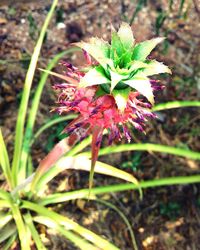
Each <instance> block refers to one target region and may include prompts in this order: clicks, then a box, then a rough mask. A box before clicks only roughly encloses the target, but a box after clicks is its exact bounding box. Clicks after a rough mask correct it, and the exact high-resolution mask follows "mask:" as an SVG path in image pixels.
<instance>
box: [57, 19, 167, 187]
mask: <svg viewBox="0 0 200 250" xmlns="http://www.w3.org/2000/svg"><path fill="white" fill-rule="evenodd" d="M161 41H163V38H154V39H152V40H147V41H144V42H141V43H135V40H134V37H133V34H132V30H131V27H130V26H129V25H128V24H126V23H122V25H121V26H120V28H119V30H118V32H116V31H115V30H114V29H113V31H112V39H111V44H109V43H108V42H106V41H104V40H102V39H99V38H91V39H90V40H89V42H88V43H86V42H79V43H76V44H75V45H76V46H78V47H80V48H82V49H83V51H84V55H85V57H86V61H87V63H88V65H87V68H85V69H82V70H78V69H77V68H76V67H74V66H72V65H71V64H69V63H64V65H65V66H66V75H65V76H62V77H61V76H60V77H61V78H62V79H64V80H66V82H65V83H63V84H56V85H55V86H54V88H55V89H59V90H60V94H59V97H58V104H59V107H58V108H56V109H57V111H58V112H59V114H62V113H66V112H69V111H74V112H76V113H78V118H76V119H75V120H74V121H72V122H71V123H70V124H69V125H68V126H67V127H66V128H65V131H66V132H67V133H70V141H71V143H75V142H76V141H78V140H81V139H83V138H84V137H86V136H87V135H88V134H92V137H93V138H92V169H93V171H91V175H90V185H91V183H92V182H91V181H92V177H93V172H94V166H95V162H96V160H97V156H98V151H99V148H100V145H101V140H102V135H103V131H104V130H105V129H107V130H108V131H109V143H112V141H113V140H115V139H118V140H119V139H121V138H122V136H125V138H127V140H128V141H130V140H131V133H130V131H129V129H128V126H127V124H128V123H130V124H132V125H133V126H134V127H135V128H136V129H138V130H140V131H144V125H145V122H146V121H147V119H148V118H149V117H150V118H153V117H155V115H154V114H153V113H152V112H151V111H150V108H151V106H152V105H153V104H154V95H153V91H157V90H160V89H162V86H161V85H160V84H159V82H158V81H156V80H150V79H149V78H148V77H149V76H151V75H155V74H159V73H171V71H170V69H169V68H168V67H167V66H165V65H164V64H163V63H160V62H158V61H156V60H149V59H148V58H147V56H148V55H149V54H150V53H151V51H152V50H153V49H154V47H155V46H156V45H157V44H158V43H160V42H161ZM91 57H93V59H94V60H95V61H94V62H92V59H91ZM54 74H55V73H54ZM57 75H58V74H57Z"/></svg>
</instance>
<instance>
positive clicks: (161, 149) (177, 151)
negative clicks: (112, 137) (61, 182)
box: [79, 143, 200, 160]
mask: <svg viewBox="0 0 200 250" xmlns="http://www.w3.org/2000/svg"><path fill="white" fill-rule="evenodd" d="M133 150H134V151H153V152H158V153H165V154H172V155H177V156H181V157H185V158H190V159H194V160H200V153H199V152H195V151H191V150H187V149H182V148H176V147H170V146H165V145H160V144H151V143H138V144H124V145H118V146H110V147H107V148H103V149H101V150H100V151H99V155H107V154H113V153H119V152H124V151H133ZM79 155H81V156H83V155H84V156H87V157H89V156H90V152H84V153H81V154H79Z"/></svg>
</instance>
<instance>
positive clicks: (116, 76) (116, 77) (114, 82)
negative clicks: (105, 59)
mask: <svg viewBox="0 0 200 250" xmlns="http://www.w3.org/2000/svg"><path fill="white" fill-rule="evenodd" d="M110 76H111V89H110V91H111V92H112V91H113V89H114V88H115V86H116V85H117V84H118V82H120V81H121V80H122V79H126V78H127V76H126V75H125V74H123V75H122V74H118V73H117V72H114V71H112V70H110Z"/></svg>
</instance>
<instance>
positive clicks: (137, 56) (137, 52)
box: [132, 37, 165, 61]
mask: <svg viewBox="0 0 200 250" xmlns="http://www.w3.org/2000/svg"><path fill="white" fill-rule="evenodd" d="M164 39H165V38H164V37H157V38H154V39H151V40H147V41H144V42H141V43H138V44H136V46H135V47H134V49H133V55H132V59H133V60H139V61H144V60H145V59H146V57H147V56H148V55H149V54H150V53H151V51H152V50H153V49H154V48H155V47H156V45H157V44H159V43H161V42H162V41H163V40H164Z"/></svg>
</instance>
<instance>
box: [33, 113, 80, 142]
mask: <svg viewBox="0 0 200 250" xmlns="http://www.w3.org/2000/svg"><path fill="white" fill-rule="evenodd" d="M76 117H77V115H76V114H69V115H65V116H61V117H57V118H55V119H52V120H50V121H47V122H46V123H45V124H44V125H43V126H41V127H40V128H39V129H38V130H37V131H36V132H35V133H34V135H33V138H32V140H31V142H30V144H31V145H32V144H33V143H34V142H35V141H36V139H37V138H38V137H39V136H40V135H41V134H42V133H43V132H44V131H45V130H47V129H49V128H50V127H52V126H54V125H56V124H58V123H61V122H64V121H68V120H71V119H75V118H76Z"/></svg>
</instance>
